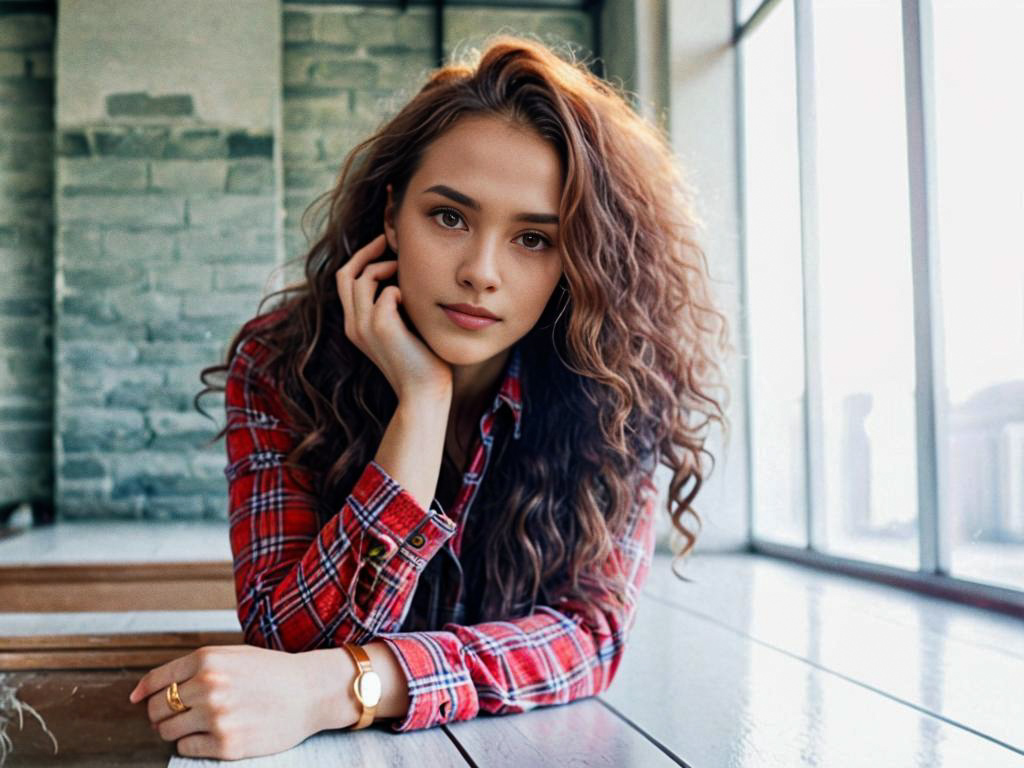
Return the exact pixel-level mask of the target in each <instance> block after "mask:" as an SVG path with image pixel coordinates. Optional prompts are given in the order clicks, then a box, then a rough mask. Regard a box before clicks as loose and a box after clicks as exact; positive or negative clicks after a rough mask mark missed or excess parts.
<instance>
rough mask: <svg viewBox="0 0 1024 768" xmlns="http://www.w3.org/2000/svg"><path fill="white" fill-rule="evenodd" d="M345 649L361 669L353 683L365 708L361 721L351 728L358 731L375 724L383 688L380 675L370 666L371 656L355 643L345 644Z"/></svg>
mask: <svg viewBox="0 0 1024 768" xmlns="http://www.w3.org/2000/svg"><path fill="white" fill-rule="evenodd" d="M344 647H345V650H347V651H348V652H349V653H350V654H352V658H353V659H355V662H356V667H358V668H359V674H358V675H356V679H355V681H354V682H353V683H352V690H353V692H354V693H355V695H356V698H357V699H358V700H359V703H360V704H361V705H362V706H363V712H362V714H361V715H360V716H359V721H358V722H357V723H356V724H355V725H353V726H352V728H351V730H353V731H357V730H359V729H360V728H365V727H366V726H368V725H369V724H370V723H372V722H373V715H374V713H375V712H376V711H377V704H378V703H380V695H381V688H382V687H381V682H380V675H378V674H377V673H376V672H374V671H373V667H372V666H371V664H370V656H369V654H368V653H367V652H366V650H365V649H364V648H363V647H362V646H361V645H355V644H354V643H345V644H344Z"/></svg>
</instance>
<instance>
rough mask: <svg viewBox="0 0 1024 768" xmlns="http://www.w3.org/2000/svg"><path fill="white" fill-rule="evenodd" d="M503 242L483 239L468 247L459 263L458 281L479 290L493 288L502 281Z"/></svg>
mask: <svg viewBox="0 0 1024 768" xmlns="http://www.w3.org/2000/svg"><path fill="white" fill-rule="evenodd" d="M500 248H501V244H500V243H498V242H495V241H494V240H491V239H482V240H480V241H479V242H478V243H476V244H474V245H473V246H471V247H470V248H469V249H467V253H466V256H465V258H464V259H463V261H462V263H461V264H460V265H459V274H458V276H457V277H458V281H459V282H460V283H462V284H463V285H468V286H469V287H472V288H473V289H474V290H477V291H485V290H493V289H494V288H497V286H498V284H499V283H500V281H501V278H500V276H499V269H498V266H499V265H498V261H499V253H500Z"/></svg>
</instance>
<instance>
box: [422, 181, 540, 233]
mask: <svg viewBox="0 0 1024 768" xmlns="http://www.w3.org/2000/svg"><path fill="white" fill-rule="evenodd" d="M427 192H437V193H438V194H440V195H444V196H445V197H447V198H450V199H451V200H454V201H455V202H456V203H462V204H463V205H466V206H469V207H470V208H472V209H473V210H474V211H479V210H480V203H478V202H477V201H476V200H474V199H473V198H472V197H470V196H469V195H464V194H462V193H461V192H459V191H458V190H455V189H452V188H451V187H449V186H447V185H445V184H435V185H434V186H432V187H427V188H426V189H425V190H423V194H426V193H427ZM512 218H513V219H514V220H515V221H529V222H531V223H533V224H557V223H558V214H557V213H517V214H516V215H515V216H513V217H512Z"/></svg>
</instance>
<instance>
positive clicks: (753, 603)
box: [0, 554, 1024, 768]
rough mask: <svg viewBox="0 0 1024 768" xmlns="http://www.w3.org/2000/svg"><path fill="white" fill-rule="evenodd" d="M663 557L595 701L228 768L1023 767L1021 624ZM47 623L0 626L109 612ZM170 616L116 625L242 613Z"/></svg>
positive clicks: (759, 568)
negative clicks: (679, 571)
mask: <svg viewBox="0 0 1024 768" xmlns="http://www.w3.org/2000/svg"><path fill="white" fill-rule="evenodd" d="M669 564H670V558H669V557H668V556H658V557H657V558H656V560H655V563H654V565H653V568H652V570H651V573H650V576H649V579H648V582H647V584H646V587H645V590H644V595H643V597H642V602H641V605H640V609H639V612H638V616H637V622H636V625H635V627H634V630H633V633H632V636H631V638H630V642H629V646H628V648H627V650H626V653H625V656H624V658H623V662H622V667H621V670H620V672H619V675H618V676H617V678H616V680H615V682H614V683H613V684H612V686H611V688H610V689H609V690H608V691H607V692H606V693H604V694H602V695H601V696H598V697H593V698H590V699H584V700H580V701H577V702H574V703H571V704H568V705H564V706H557V707H545V708H541V709H537V710H534V711H532V712H529V713H525V714H521V715H506V716H501V717H487V716H481V717H479V718H477V719H475V720H472V721H468V722H463V723H456V724H452V725H448V726H442V727H439V728H433V729H428V730H425V731H415V732H409V733H405V734H391V733H389V732H387V731H385V730H378V729H377V728H371V729H367V730H365V731H360V732H358V733H350V732H324V733H320V734H317V735H316V736H313V737H311V738H309V739H307V740H306V741H305V742H303V743H302V744H300V745H298V746H297V747H295V748H293V749H292V750H289V751H288V752H285V753H282V754H279V755H273V756H268V757H265V758H254V759H249V760H241V761H236V762H230V763H228V762H225V763H223V765H225V766H229V765H230V766H307V765H318V764H334V763H339V764H340V763H341V762H344V764H347V765H389V766H390V765H431V766H434V765H438V766H443V765H457V766H463V765H478V766H516V768H518V767H519V766H564V765H603V766H641V767H643V768H646V767H647V766H662V765H664V766H672V765H687V766H694V768H717V767H719V766H720V767H722V768H725V767H728V768H745V767H747V766H749V767H751V768H776V767H778V768H782V767H785V768H792V767H793V766H825V767H826V768H831V767H832V766H837V767H838V768H847V767H848V766H871V768H879V767H880V766H900V767H904V766H908V767H915V768H916V767H918V766H919V767H920V768H925V767H927V768H942V766H950V767H953V766H955V767H956V768H960V767H961V766H965V767H968V768H973V767H974V766H979V767H982V766H983V767H984V768H998V767H999V766H1024V622H1021V621H1019V620H1018V619H1013V618H1009V617H1006V616H1002V615H999V614H994V613H989V612H986V611H982V610H980V609H975V608H969V607H965V606H963V605H958V604H953V603H948V602H945V601H940V600H938V599H935V598H927V597H922V596H920V595H916V594H913V593H908V592H902V591H897V590H895V589H893V588H890V587H885V586H882V585H878V584H873V583H866V582H862V581H858V580H854V579H852V578H849V577H846V576H841V575H836V574H829V573H823V572H820V571H816V570H812V569H809V568H806V567H803V566H799V565H795V564H792V563H788V562H785V561H780V560H776V559H771V558H768V557H765V556H760V555H746V554H737V555H712V554H701V555H698V556H695V557H693V558H690V559H689V560H688V561H687V564H686V566H685V569H684V571H683V572H684V574H685V575H686V576H687V577H689V578H690V579H692V580H693V583H685V582H681V581H679V580H677V579H676V578H675V577H674V576H673V575H672V574H671V573H670V572H669V570H668V569H669ZM48 616H50V617H51V619H47V618H46V616H39V617H31V616H29V615H24V614H22V615H14V614H6V615H5V614H0V627H4V628H6V630H7V632H9V633H11V634H21V635H30V634H34V633H36V632H38V631H40V630H41V629H42V630H45V629H47V628H49V629H51V630H52V629H53V627H52V622H53V621H56V620H59V621H60V625H61V627H62V628H63V631H67V632H74V631H80V632H92V631H96V630H97V629H99V628H102V626H104V624H103V622H104V621H105V620H109V619H110V617H109V615H107V616H106V617H105V616H104V615H103V614H70V613H64V614H48ZM53 617H56V618H53ZM171 619H172V620H171V621H170V623H168V618H167V617H161V616H158V615H156V614H146V613H138V614H136V615H135V618H134V619H133V620H132V621H131V622H128V623H124V622H122V623H121V624H120V625H117V626H115V625H114V624H113V623H111V624H110V625H109V626H110V628H111V631H132V632H139V631H148V630H154V631H162V630H166V629H168V628H170V627H171V626H174V625H175V623H177V626H179V627H180V628H181V629H190V630H225V629H229V628H232V627H236V626H237V623H236V621H235V619H234V616H233V613H232V612H220V611H194V612H180V613H177V614H176V615H174V616H172V617H171ZM47 621H50V622H51V624H50V625H48V624H47ZM33 622H35V623H33ZM185 624H187V626H183V625H185ZM83 674H85V673H84V672H83ZM118 684H119V685H121V683H120V682H119V683H118ZM122 687H124V689H125V692H126V691H127V690H128V689H129V688H130V681H128V680H125V681H123V686H122ZM168 746H170V745H168ZM164 754H166V752H165V753H164ZM14 764H19V765H20V764H21V763H18V762H17V760H15V763H14ZM31 764H33V765H35V764H39V765H42V764H44V763H34V762H33V763H31ZM65 764H69V765H71V764H77V763H74V762H71V763H68V762H61V765H65ZM82 764H83V765H84V764H88V765H99V764H101V763H93V762H89V763H85V762H83V763H82ZM102 764H107V763H102ZM140 764H141V763H140ZM151 764H152V765H157V764H166V763H159V762H153V763H148V762H147V763H146V765H151ZM216 764H217V763H216V762H215V761H209V760H203V761H195V760H190V759H187V758H178V757H173V758H171V759H170V765H172V766H182V767H184V766H188V767H189V768H199V766H210V765H216Z"/></svg>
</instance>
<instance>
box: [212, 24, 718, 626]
mask: <svg viewBox="0 0 1024 768" xmlns="http://www.w3.org/2000/svg"><path fill="white" fill-rule="evenodd" d="M487 42H488V45H487V46H486V48H485V50H483V51H482V52H480V51H479V50H471V51H469V59H470V60H468V61H467V60H463V61H459V62H457V63H453V64H450V65H447V66H443V67H440V68H438V69H435V70H433V71H432V72H431V73H430V74H429V76H428V79H427V82H426V83H425V84H423V86H422V88H421V89H420V90H419V91H418V93H416V94H415V96H414V97H413V98H412V99H411V100H410V101H409V102H408V103H407V104H406V105H405V106H404V107H403V108H402V109H401V110H400V111H398V113H397V114H396V115H395V116H394V117H392V118H391V119H389V120H386V121H384V122H383V123H382V124H381V125H380V127H378V129H377V130H376V131H375V132H374V133H373V135H371V136H370V137H369V138H367V139H365V140H364V141H362V142H361V143H359V144H357V145H356V146H355V147H354V148H353V149H352V151H351V152H350V153H349V154H348V155H347V156H346V158H345V160H344V164H343V166H342V169H341V172H340V174H339V176H338V179H337V183H336V184H335V186H334V187H333V189H331V190H329V191H327V192H325V193H323V194H322V195H320V196H318V197H317V198H316V199H315V200H314V202H313V203H312V204H311V206H310V208H309V209H307V211H306V214H304V216H303V225H304V227H305V222H306V215H308V214H309V213H310V210H311V209H314V210H317V211H320V212H321V214H322V215H320V217H319V219H318V224H317V232H318V233H319V236H318V239H316V240H315V242H313V244H312V246H311V247H310V248H309V249H308V252H307V253H306V255H305V257H304V265H305V279H304V280H303V281H300V282H299V283H296V284H293V285H291V286H287V287H285V288H283V289H281V290H279V291H275V292H273V293H271V294H269V295H268V296H266V297H265V298H264V299H263V300H262V301H261V302H260V305H259V308H258V310H257V317H256V318H254V320H260V321H261V322H260V323H259V329H258V333H259V336H260V340H261V341H262V342H263V344H264V345H265V346H266V347H267V348H268V349H269V350H271V353H270V355H269V357H268V358H267V360H266V365H265V371H266V372H267V374H268V376H269V378H270V380H272V381H273V382H274V384H275V387H276V388H277V390H278V391H276V392H275V393H274V396H275V397H279V398H281V400H282V402H283V404H284V406H285V408H286V409H287V413H288V414H289V417H290V419H291V422H292V424H291V426H292V427H293V428H294V429H295V430H296V431H297V433H298V434H300V435H303V436H304V437H303V438H302V439H301V441H300V442H298V444H297V445H295V447H294V448H293V449H292V450H291V452H290V453H289V455H288V456H287V457H286V458H285V462H284V465H285V467H286V468H288V469H289V470H297V473H296V476H300V477H307V476H308V477H310V478H312V480H313V482H312V487H310V491H311V492H313V493H315V494H316V496H317V498H318V501H319V503H320V507H321V509H322V513H321V514H322V519H321V524H323V523H325V522H326V521H327V520H328V519H329V518H330V516H331V515H333V514H336V511H337V510H338V509H340V508H341V506H342V504H343V503H344V500H345V498H346V496H347V495H348V494H349V493H350V492H351V488H352V486H353V485H354V483H355V481H356V479H357V478H358V477H359V475H360V473H361V472H362V471H363V469H364V468H365V466H366V464H367V463H368V462H369V461H370V460H371V459H372V458H373V457H374V455H375V453H376V451H377V448H378V446H379V444H380V441H381V439H382V437H383V434H384V431H385V428H386V426H387V424H388V422H389V420H390V418H391V415H392V414H393V412H394V410H395V408H396V406H397V399H396V396H395V394H394V392H393V391H392V390H391V387H390V386H389V385H388V383H387V380H386V379H385V378H384V376H383V374H382V373H381V372H380V371H379V370H378V369H377V367H376V366H375V365H374V364H373V362H372V361H370V360H369V358H367V357H366V356H365V355H364V354H363V353H362V352H361V351H360V350H359V349H358V348H357V347H356V346H355V345H354V344H352V343H351V342H350V341H349V340H348V338H347V337H346V336H345V333H344V331H343V326H344V323H343V318H342V305H341V302H340V300H339V297H338V294H337V286H336V282H335V273H336V272H337V270H338V269H339V268H340V267H341V266H342V265H343V264H344V263H345V262H346V261H347V260H348V259H349V258H350V257H351V256H352V254H353V253H354V252H355V251H356V250H358V249H359V248H360V247H362V246H363V245H364V244H366V243H367V242H369V241H370V240H371V239H373V237H375V236H376V235H377V234H379V231H380V228H381V225H382V222H383V219H384V207H385V204H386V185H387V184H388V183H391V184H392V185H393V194H394V200H395V204H396V207H398V206H400V205H401V202H402V199H403V196H404V194H405V191H406V186H407V183H408V181H409V179H410V177H411V176H412V175H413V174H414V172H415V171H416V169H417V168H418V167H419V164H420V162H421V160H422V158H423V153H424V150H425V149H426V148H427V147H428V146H429V145H430V144H431V142H433V141H435V140H436V139H437V138H439V137H440V136H441V135H442V134H443V133H444V132H445V131H446V130H447V129H448V128H450V127H451V126H452V125H453V124H454V123H455V121H457V120H459V119H460V118H462V117H465V116H469V115H477V116H481V115H483V116H492V117H497V118H501V119H504V120H506V121H509V122H510V123H512V124H514V125H519V126H526V127H529V128H530V129H532V130H533V131H535V132H536V133H537V134H538V135H539V136H540V137H542V138H543V139H544V140H546V141H548V142H550V144H551V145H552V147H553V148H554V149H555V150H556V151H557V152H558V154H559V156H560V158H561V160H562V167H563V169H564V170H565V175H564V184H563V192H562V197H561V201H560V204H559V210H558V214H559V218H560V220H561V224H560V227H559V235H558V238H559V242H558V243H557V247H558V248H559V249H560V251H561V253H562V254H563V266H564V274H563V276H562V278H561V281H560V284H559V286H560V287H561V290H557V289H556V290H555V291H554V292H553V294H552V296H551V299H550V301H549V302H548V305H547V306H546V307H545V309H544V312H543V313H542V315H541V317H540V319H539V321H538V322H537V323H536V325H535V326H534V328H533V329H532V330H531V331H530V332H529V333H528V334H527V335H526V336H525V337H523V338H522V339H521V340H520V342H519V343H520V344H521V345H522V347H521V349H522V354H523V357H522V362H523V365H522V376H523V392H524V416H523V424H522V432H521V436H520V439H519V440H507V439H506V440H502V441H500V445H495V447H494V455H492V457H491V459H490V462H489V465H488V466H489V469H488V477H487V481H486V483H484V485H483V486H482V487H481V488H480V489H479V491H478V495H477V497H476V500H475V502H474V514H473V516H472V517H474V518H477V519H484V520H486V526H480V530H479V531H478V535H477V536H476V537H475V551H476V552H477V553H478V554H479V557H478V562H479V563H480V564H481V565H480V567H481V568H483V569H484V572H483V573H482V574H481V580H482V589H483V596H482V597H481V598H480V605H479V606H478V608H477V609H476V610H477V612H478V614H479V618H480V619H481V620H486V619H489V618H500V617H506V616H511V615H519V614H525V613H527V612H529V611H530V610H532V607H533V606H534V605H535V604H536V602H537V600H538V598H539V597H543V595H544V594H546V593H547V591H548V589H549V588H550V587H551V586H553V585H559V586H561V587H562V588H566V589H568V590H569V591H570V592H576V591H577V590H578V589H579V588H580V578H579V577H580V575H581V573H583V572H585V571H586V570H587V569H588V568H589V567H592V566H594V565H595V564H600V563H602V562H603V561H605V560H607V558H608V557H609V555H610V553H611V548H612V547H613V546H614V542H615V537H616V534H617V532H618V531H619V529H620V526H622V525H623V523H624V522H625V520H626V518H627V517H628V515H629V513H630V509H631V506H632V505H634V504H636V503H637V497H638V493H639V491H638V489H641V488H645V489H648V490H649V489H651V488H653V486H652V485H651V484H650V483H649V482H647V479H648V478H649V476H650V474H651V472H652V471H653V470H654V468H655V467H656V466H658V465H659V464H661V465H665V466H667V467H668V468H670V469H671V471H672V479H671V481H670V483H669V488H668V500H667V508H668V513H669V515H670V518H671V520H672V524H673V525H674V526H675V528H676V530H677V531H678V532H679V534H681V536H682V538H683V539H685V544H684V546H683V547H682V548H681V551H680V552H678V553H677V557H679V558H682V557H685V556H686V555H687V553H689V551H690V550H691V549H692V548H693V546H694V544H695V542H696V538H697V533H699V530H700V527H702V526H703V522H702V519H701V516H700V515H699V514H698V513H697V511H696V510H695V509H694V508H693V500H694V498H695V497H696V496H697V493H698V491H699V490H700V487H701V485H702V483H703V480H704V477H705V470H704V467H702V465H701V455H702V454H705V455H707V456H709V457H710V459H711V462H712V468H713V467H714V456H713V455H712V454H711V453H710V452H708V451H707V450H706V449H705V448H704V442H705V439H706V436H707V435H706V429H707V428H708V427H709V426H710V422H711V421H713V420H714V421H717V422H719V423H720V424H721V426H722V427H723V428H724V429H725V431H726V433H728V430H729V423H728V418H727V417H726V414H725V409H724V407H725V403H726V402H727V399H728V396H729V392H728V388H727V387H726V386H725V383H724V381H723V378H724V376H723V367H724V366H723V363H724V353H726V352H729V351H731V350H732V346H731V344H730V343H729V339H728V322H727V319H726V317H725V315H724V314H723V313H722V312H720V311H719V310H718V309H717V308H716V307H715V305H714V300H713V296H712V291H711V286H710V282H711V281H710V277H709V272H708V267H707V261H706V258H705V255H704V253H703V251H702V249H701V248H700V246H699V245H698V243H697V240H696V230H697V227H698V225H699V222H698V220H697V217H696V215H695V213H694V208H693V204H692V201H693V192H692V190H691V189H690V187H689V186H688V185H687V184H686V183H685V182H684V180H683V178H682V175H681V173H680V171H679V168H678V160H677V159H676V157H675V156H674V155H673V152H672V150H671V147H670V144H669V142H668V140H667V137H666V136H665V135H664V133H663V131H662V130H661V129H659V128H657V127H656V126H654V125H652V124H651V123H649V122H648V121H646V120H644V119H643V118H641V117H640V116H639V115H638V114H637V113H636V112H635V111H634V109H633V108H632V107H631V106H630V104H629V103H628V101H627V99H626V98H625V96H624V91H622V90H621V88H619V87H618V86H616V85H614V84H612V83H609V82H606V81H604V80H602V79H601V78H599V77H597V76H596V75H594V74H593V73H592V72H590V71H589V69H588V68H587V67H586V62H583V61H578V60H576V59H575V56H574V54H572V53H571V52H567V53H566V54H565V55H563V54H561V53H560V52H558V51H557V50H555V49H553V48H550V47H548V46H547V45H545V44H543V43H541V42H537V41H534V40H532V39H530V38H524V37H518V36H512V35H507V34H501V35H496V36H492V37H491V38H490V40H488V41H487ZM474 59H475V60H474ZM324 210H325V211H326V213H325V214H323V211H324ZM276 296H280V297H281V298H280V299H279V301H278V302H277V304H276V305H275V307H274V309H273V311H268V312H267V313H262V310H263V305H264V303H265V302H268V301H270V300H271V299H272V298H273V297H276ZM252 326H253V323H252V321H250V322H249V323H247V324H246V326H244V327H243V328H242V330H240V331H239V332H238V333H237V334H236V335H235V337H234V339H233V341H232V342H231V344H230V346H229V349H228V352H227V359H226V362H225V363H224V364H222V365H217V366H211V367H208V368H205V369H204V370H203V371H202V372H201V374H200V378H201V380H202V382H203V384H204V385H206V388H205V389H204V390H203V391H201V392H200V393H199V394H198V395H196V401H195V402H196V407H197V408H199V410H200V411H201V412H203V413H204V414H205V411H203V409H202V408H201V407H199V404H198V401H199V398H200V397H201V396H202V395H204V394H206V393H208V392H213V391H223V390H224V386H222V385H221V386H217V385H214V386H211V385H210V382H208V381H207V376H209V375H211V374H213V373H215V372H222V371H227V370H228V369H229V367H230V361H231V359H232V358H233V357H234V355H235V352H236V350H237V348H238V346H239V345H240V344H241V343H242V342H243V341H244V340H245V338H246V337H247V336H248V335H249V334H250V333H252V332H253V327H252ZM719 386H720V387H721V388H722V389H723V390H724V394H723V396H722V398H723V399H716V397H715V396H714V390H715V389H717V388H718V387H719ZM207 415H208V414H207ZM226 429H227V428H226V427H225V428H224V429H223V430H221V432H220V433H218V434H217V435H216V436H215V437H214V438H213V439H212V440H211V442H214V441H216V440H217V439H219V438H220V437H221V436H222V435H223V434H224V433H225V432H226ZM506 432H507V430H506ZM708 471H710V470H708ZM442 476H443V475H442ZM691 481H692V482H691ZM687 485H689V486H690V487H689V489H688V490H686V491H685V492H684V487H686V486H687ZM685 515H690V516H692V518H693V519H694V520H695V521H696V523H697V526H698V528H697V533H694V532H692V531H690V530H689V529H688V528H687V527H686V526H685V525H684V524H683V521H682V519H683V518H684V516H685ZM467 525H468V523H467ZM467 538H468V537H467ZM598 570H600V569H598ZM673 572H675V568H674V567H673ZM677 575H679V574H678V573H677ZM681 578H685V577H681ZM605 586H606V587H608V589H607V593H608V594H615V595H619V596H621V595H623V594H625V585H624V584H615V585H605Z"/></svg>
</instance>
